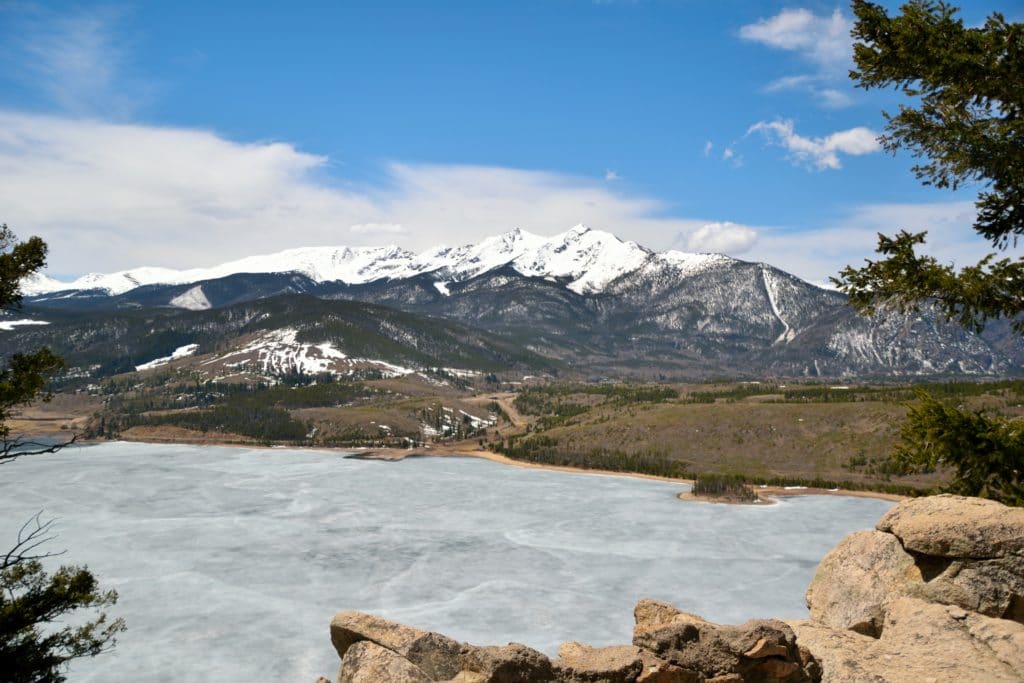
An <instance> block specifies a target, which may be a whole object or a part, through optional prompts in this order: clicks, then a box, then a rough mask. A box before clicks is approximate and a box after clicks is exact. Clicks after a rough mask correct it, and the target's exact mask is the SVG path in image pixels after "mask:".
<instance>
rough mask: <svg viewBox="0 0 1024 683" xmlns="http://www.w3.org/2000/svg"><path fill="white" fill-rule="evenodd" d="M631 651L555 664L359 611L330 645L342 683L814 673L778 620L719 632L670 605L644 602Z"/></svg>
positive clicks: (620, 681) (622, 682) (614, 682)
mask: <svg viewBox="0 0 1024 683" xmlns="http://www.w3.org/2000/svg"><path fill="white" fill-rule="evenodd" d="M635 617H636V622H637V623H636V628H635V629H634V636H633V644H632V645H621V646H613V647H591V646H589V645H586V644H583V643H576V642H569V643H565V644H564V645H562V647H561V648H559V651H558V658H557V659H554V660H551V659H549V658H548V657H547V656H546V655H544V654H543V653H541V652H538V651H536V650H533V649H531V648H529V647H527V646H525V645H520V644H518V643H509V644H508V645H504V646H500V647H497V646H483V647H481V646H476V645H470V644H468V643H458V642H456V641H454V640H452V639H450V638H447V637H445V636H443V635H441V634H439V633H432V632H430V631H424V630H421V629H417V628H412V627H410V626H404V625H402V624H397V623H395V622H392V621H388V620H387V619H381V618H380V617H375V616H373V615H371V614H365V613H363V612H339V613H338V614H337V615H335V617H334V620H333V621H332V622H331V640H332V642H333V643H334V647H335V649H336V650H337V652H338V656H339V657H341V671H340V672H339V674H338V682H339V683H361V682H363V681H396V682H401V683H422V682H423V681H458V682H460V683H542V682H545V681H557V682H558V683H699V682H701V681H715V682H716V683H730V682H736V681H765V682H766V683H769V682H778V683H799V682H802V681H811V680H814V679H815V678H816V676H817V665H816V663H815V662H814V660H813V658H812V657H811V656H810V655H809V653H808V652H807V651H806V650H801V649H800V648H799V647H798V646H797V644H796V636H795V634H794V632H793V630H792V629H791V628H790V627H789V626H788V625H786V624H785V623H783V622H781V621H773V620H757V621H748V622H747V623H745V624H742V625H740V626H719V625H717V624H713V623H711V622H708V621H704V620H703V619H701V618H700V617H697V616H695V615H692V614H687V613H685V612H681V611H679V610H677V609H675V608H674V607H672V606H671V605H668V604H666V603H660V602H657V601H654V600H642V601H641V602H640V604H638V605H637V608H636V610H635Z"/></svg>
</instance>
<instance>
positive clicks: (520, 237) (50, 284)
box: [23, 225, 702, 308]
mask: <svg viewBox="0 0 1024 683" xmlns="http://www.w3.org/2000/svg"><path fill="white" fill-rule="evenodd" d="M673 253H676V254H678V252H673ZM650 255H651V252H650V251H648V250H647V249H644V248H643V247H641V246H639V245H638V244H636V243H635V242H625V241H623V240H620V239H619V238H617V237H616V236H615V235H613V234H611V233H608V232H603V231H600V230H592V229H590V228H588V227H586V226H584V225H577V226H576V227H574V228H572V229H571V230H568V231H566V232H564V233H561V234H558V235H555V236H554V237H551V238H546V237H541V236H539V235H534V234H532V233H529V232H526V231H525V230H520V229H518V228H517V229H515V230H512V231H510V232H507V233H505V234H503V235H498V236H495V237H490V238H488V239H485V240H483V241H482V242H480V243H478V244H467V245H463V246H460V247H447V246H438V247H433V248H431V249H428V250H426V251H424V252H423V253H422V254H413V253H412V252H409V251H406V250H404V249H401V248H399V247H397V246H393V245H392V246H384V247H303V248H298V249H287V250H285V251H281V252H278V253H276V254H265V255H260V256H250V257H247V258H243V259H239V260H237V261H231V262H229V263H224V264H221V265H219V266H213V267H211V268H192V269H188V270H174V269H170V268H154V267H141V268H133V269H131V270H123V271H119V272H116V273H109V274H102V273H90V274H89V275H84V276H82V277H80V278H78V279H77V280H75V281H73V282H59V281H57V280H54V279H52V278H49V277H46V276H40V277H37V278H35V279H33V280H32V281H30V282H28V283H26V285H25V286H24V288H23V289H24V292H25V294H26V295H28V296H38V295H42V294H50V293H54V292H62V291H74V290H77V291H86V290H98V291H100V292H102V293H104V294H107V295H111V296H114V295H118V294H124V293H126V292H129V291H131V290H133V289H135V288H137V287H141V286H145V285H155V284H161V285H182V284H193V283H196V282H202V281H205V280H215V279H218V278H223V277H227V276H230V275H237V274H240V273H300V274H302V275H305V276H306V277H308V278H310V279H311V280H312V281H313V282H316V283H323V282H342V283H345V284H348V285H359V284H364V283H368V282H375V281H377V280H385V279H386V280H400V279H404V278H410V277H414V276H417V275H421V274H431V275H432V276H433V277H434V279H435V282H437V283H438V289H439V291H441V292H444V291H445V290H446V289H447V283H450V282H459V281H462V280H467V279H470V278H473V277H476V276H477V275H480V274H482V273H485V272H488V271H491V270H494V269H496V268H500V267H502V266H505V265H507V264H512V267H513V268H514V269H515V270H516V271H518V272H519V273H522V274H523V275H527V276H531V277H549V278H557V279H560V280H562V281H564V282H565V283H566V286H567V287H568V288H569V289H571V290H572V291H574V292H577V293H580V294H584V293H587V294H592V293H596V292H599V291H601V290H602V289H603V288H604V287H605V286H606V285H607V284H608V283H609V282H611V281H612V280H614V279H615V278H617V277H619V276H620V275H622V274H623V273H627V272H630V271H632V270H634V269H636V268H637V267H639V266H640V265H641V264H642V263H644V261H646V260H647V258H648V257H649V256H650ZM685 257H686V258H692V259H696V260H700V259H701V258H702V257H701V256H699V255H686V256H685ZM200 294H201V292H195V296H193V297H192V298H188V299H186V300H184V301H185V302H186V303H187V304H188V305H186V306H184V307H186V308H189V307H192V308H195V307H196V306H195V305H194V304H195V300H197V299H198V300H199V301H200V302H201V301H202V299H201V298H200V296H199V295H200Z"/></svg>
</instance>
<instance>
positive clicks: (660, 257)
mask: <svg viewBox="0 0 1024 683" xmlns="http://www.w3.org/2000/svg"><path fill="white" fill-rule="evenodd" d="M651 260H652V261H654V262H655V263H657V264H659V265H666V266H671V267H672V268H673V269H675V271H676V274H677V275H679V276H680V277H692V276H694V275H699V274H701V273H703V272H705V271H707V270H710V269H711V268H714V267H715V266H720V265H724V264H726V263H731V262H733V261H735V259H733V258H731V257H729V256H726V255H725V254H691V253H689V252H685V251H676V250H674V249H673V250H669V251H663V252H661V253H658V254H654V257H653V258H652V259H651Z"/></svg>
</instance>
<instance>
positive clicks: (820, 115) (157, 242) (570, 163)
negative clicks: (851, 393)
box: [0, 0, 1024, 281]
mask: <svg viewBox="0 0 1024 683" xmlns="http://www.w3.org/2000/svg"><path fill="white" fill-rule="evenodd" d="M296 5H298V6H296ZM886 5H887V6H889V7H891V8H893V9H895V6H896V3H886ZM962 7H963V16H964V19H965V21H966V22H967V23H968V24H978V23H980V22H981V21H983V20H984V17H985V16H986V15H987V14H988V13H989V12H990V11H993V10H1000V11H1003V12H1004V13H1005V14H1007V16H1008V18H1009V19H1011V20H1017V21H1020V20H1022V14H1024V12H1022V11H1021V10H1020V9H1019V7H1018V5H1017V3H1016V2H1007V1H999V2H990V3H987V4H980V3H963V4H962ZM850 22H851V15H850V10H849V8H848V6H847V5H845V4H834V3H826V2H816V1H814V0H810V1H807V2H797V3H789V2H786V3H783V2H740V1H738V0H722V1H721V2H698V1H695V0H674V1H673V0H635V1H633V2H616V1H614V0H612V1H607V2H593V1H591V0H527V1H522V0H520V1H518V2H497V1H493V2H479V1H476V2H473V1H468V0H467V1H465V2H429V3H428V2H385V1H381V2H358V3H355V2H330V3H328V2H318V3H274V4H271V3H259V2H251V1H250V2H244V3H243V2H217V3H210V2H184V1H182V2H148V3H137V4H131V3H129V4H108V3H104V4H93V3H78V4H71V3H32V2H2V1H0V211H3V214H2V215H0V222H6V223H8V224H9V225H10V226H11V228H12V229H14V230H15V231H16V232H17V233H18V234H21V235H28V234H39V235H41V236H42V237H44V238H45V239H47V240H48V242H49V243H50V244H51V258H50V269H49V272H50V273H51V274H53V275H57V276H68V275H77V274H80V273H82V272H86V271H110V270H116V269H122V268H129V267H133V266H138V265H143V264H145V265H163V266H176V267H183V266H203V265H212V264H214V263H217V262H221V261H225V260H228V259H231V258H237V257H241V256H245V255H249V254H252V253H260V252H270V251H276V250H279V249H283V248H287V247H294V246H313V245H337V244H351V245H361V244H383V243H396V244H399V245H401V246H404V247H407V248H409V249H412V250H420V249H423V248H426V247H428V246H431V245H434V244H437V243H442V242H443V243H449V244H455V243H464V242H469V241H475V240H478V239H480V238H482V237H485V236H488V235H491V234H496V233H498V232H501V231H504V230H507V229H510V228H513V227H522V228H525V229H528V230H531V231H534V232H538V233H541V234H554V233H557V232H561V231H563V230H566V229H568V228H569V227H572V225H574V224H576V223H578V222H585V223H587V224H588V225H591V226H592V227H595V228H600V229H604V230H608V231H611V232H614V233H616V234H617V235H619V236H620V237H622V238H625V239H633V240H636V241H638V242H640V243H641V244H644V245H646V246H649V247H651V248H655V249H667V248H677V249H683V250H689V251H724V252H726V253H730V254H731V255H733V256H736V257H738V258H744V259H751V260H765V261H768V262H770V263H773V264H775V265H778V266H780V267H783V268H786V269H787V270H790V271H792V272H795V273H796V274H798V275H801V276H803V277H805V278H807V279H810V280H812V281H821V280H824V279H825V278H826V277H827V276H828V275H830V274H832V273H834V272H835V270H836V269H837V268H839V267H841V266H842V265H845V264H846V263H849V262H859V261H860V259H862V258H864V257H866V256H868V255H870V252H871V250H872V248H873V246H874V241H875V237H874V235H875V233H876V232H877V231H885V232H894V231H895V230H897V229H899V228H908V229H930V230H931V231H932V233H933V236H934V238H933V246H932V249H933V250H934V252H935V253H936V254H937V255H939V256H940V258H943V259H945V260H962V261H963V262H964V263H966V262H967V260H969V259H970V258H974V257H975V256H977V255H980V254H981V253H983V252H984V251H985V248H986V244H985V243H984V242H983V241H981V240H976V239H972V238H971V237H970V233H969V230H968V229H967V226H969V225H970V223H971V220H972V217H973V209H972V204H971V200H972V198H973V195H972V193H971V192H970V191H967V192H961V193H959V194H957V195H954V194H952V193H950V192H948V191H939V190H934V189H929V188H924V187H922V186H921V185H920V184H919V183H918V182H917V181H916V180H915V179H914V177H913V175H912V174H911V173H910V171H909V167H910V166H911V160H909V159H908V158H906V157H905V156H898V157H896V158H893V157H892V156H890V155H888V154H886V153H883V152H881V151H880V150H879V149H878V147H877V144H876V143H875V142H874V137H875V135H876V134H877V133H878V132H879V131H880V130H881V129H882V127H883V125H884V121H883V119H882V116H881V113H880V112H881V110H882V109H889V110H892V109H894V108H895V106H896V103H897V102H899V101H900V100H899V98H898V97H897V96H896V95H895V94H893V93H886V92H877V91H873V92H864V91H863V90H857V89H854V88H853V87H851V84H850V82H849V80H848V78H847V77H846V72H847V70H848V69H849V68H850V43H851V40H850V38H849V35H848V33H849V27H850ZM4 131H6V132H4Z"/></svg>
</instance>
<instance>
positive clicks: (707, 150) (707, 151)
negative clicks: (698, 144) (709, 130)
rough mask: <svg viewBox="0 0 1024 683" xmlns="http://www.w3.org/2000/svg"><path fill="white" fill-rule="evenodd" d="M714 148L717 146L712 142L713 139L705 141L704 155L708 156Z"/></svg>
mask: <svg viewBox="0 0 1024 683" xmlns="http://www.w3.org/2000/svg"><path fill="white" fill-rule="evenodd" d="M714 148H715V143H713V142H711V140H708V141H707V142H705V143H704V156H708V155H709V154H711V150H712V149H714Z"/></svg>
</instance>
